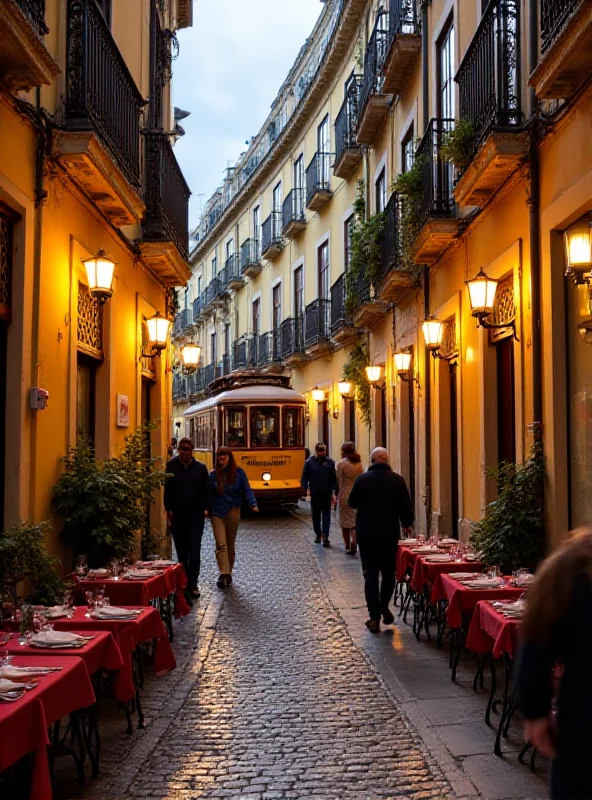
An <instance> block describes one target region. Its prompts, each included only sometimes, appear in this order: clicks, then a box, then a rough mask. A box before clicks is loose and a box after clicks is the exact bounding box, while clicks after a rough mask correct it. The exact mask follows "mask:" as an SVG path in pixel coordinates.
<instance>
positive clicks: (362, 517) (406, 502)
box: [348, 447, 413, 633]
mask: <svg viewBox="0 0 592 800" xmlns="http://www.w3.org/2000/svg"><path fill="white" fill-rule="evenodd" d="M348 502H349V505H350V506H351V507H352V508H355V509H356V510H357V512H358V513H357V517H356V531H357V537H358V545H359V547H360V558H361V559H362V573H363V575H364V592H365V595H366V605H367V606H368V613H369V615H370V619H368V620H367V622H366V627H367V628H368V630H370V631H371V632H372V633H379V631H380V617H381V616H382V621H383V622H384V624H385V625H392V624H393V622H394V621H395V617H394V615H393V613H392V611H391V610H390V609H389V603H390V601H391V598H392V596H393V592H394V590H395V580H396V579H395V563H396V558H397V545H398V542H399V538H400V534H401V531H400V527H399V526H400V525H402V526H403V530H404V531H405V533H406V534H409V533H410V532H411V525H412V524H413V510H412V506H411V498H410V496H409V490H408V489H407V484H406V483H405V479H404V478H403V477H402V476H401V475H399V474H398V473H397V472H394V471H393V470H392V469H391V467H390V464H389V454H388V451H387V450H385V448H384V447H376V448H375V449H374V450H373V451H372V452H371V453H370V466H369V467H368V471H367V472H364V473H363V474H362V475H359V476H358V477H357V478H356V482H355V483H354V486H353V489H352V490H351V494H350V496H349V501H348ZM380 577H382V580H380Z"/></svg>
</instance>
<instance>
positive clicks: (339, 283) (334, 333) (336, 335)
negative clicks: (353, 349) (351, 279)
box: [331, 273, 357, 344]
mask: <svg viewBox="0 0 592 800" xmlns="http://www.w3.org/2000/svg"><path fill="white" fill-rule="evenodd" d="M345 289H346V276H345V274H344V273H343V274H341V275H340V276H339V277H338V278H337V280H336V281H335V283H334V284H333V286H332V287H331V339H332V340H333V341H334V342H335V343H336V344H343V343H344V342H346V341H349V340H350V339H352V338H353V337H354V336H356V334H357V331H356V329H355V328H354V324H353V321H352V319H351V316H350V314H349V313H348V311H347V309H346V303H345V299H346V298H345Z"/></svg>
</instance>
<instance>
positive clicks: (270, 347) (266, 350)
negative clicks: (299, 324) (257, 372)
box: [257, 330, 281, 367]
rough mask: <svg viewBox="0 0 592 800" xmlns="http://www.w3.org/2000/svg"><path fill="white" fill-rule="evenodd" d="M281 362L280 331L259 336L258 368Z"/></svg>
mask: <svg viewBox="0 0 592 800" xmlns="http://www.w3.org/2000/svg"><path fill="white" fill-rule="evenodd" d="M280 361H281V350H280V331H279V330H276V331H269V332H268V333H262V334H260V335H259V342H258V347H257V366H258V367H264V366H266V365H269V364H276V363H279V362H280Z"/></svg>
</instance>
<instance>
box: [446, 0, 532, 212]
mask: <svg viewBox="0 0 592 800" xmlns="http://www.w3.org/2000/svg"><path fill="white" fill-rule="evenodd" d="M520 75H521V49H520V0H490V3H489V5H488V6H487V8H486V10H485V13H484V14H483V17H482V19H481V22H480V23H479V26H478V28H477V31H476V33H475V36H474V37H473V40H472V42H471V44H470V45H469V47H468V50H467V52H466V54H465V57H464V58H463V60H462V63H461V65H460V68H459V70H458V73H457V75H456V79H455V80H456V81H457V83H458V85H459V90H460V91H459V94H460V118H461V119H462V120H463V122H464V121H466V122H469V123H471V125H472V127H473V131H474V140H473V147H472V153H471V159H470V160H471V163H470V165H469V166H468V168H465V169H464V171H463V175H462V177H461V178H460V180H459V181H458V183H457V186H456V189H455V192H454V196H455V199H456V201H457V203H458V205H459V206H467V205H470V206H484V205H485V204H486V203H487V201H488V200H489V199H490V197H491V196H492V195H493V194H494V193H495V192H496V191H497V190H498V189H499V187H500V186H501V185H502V183H503V182H504V181H505V180H506V178H508V176H509V175H510V174H511V173H512V172H513V171H514V170H515V169H517V168H518V166H519V165H520V163H521V160H522V158H523V157H524V156H525V155H526V151H527V148H528V138H527V136H526V135H525V134H524V133H523V132H522V125H523V121H524V119H523V114H522V106H521V102H520V94H521V88H520V84H521V78H520Z"/></svg>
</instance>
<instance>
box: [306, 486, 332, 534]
mask: <svg viewBox="0 0 592 800" xmlns="http://www.w3.org/2000/svg"><path fill="white" fill-rule="evenodd" d="M310 510H311V512H312V527H313V528H314V532H315V533H316V535H317V536H322V537H323V539H328V538H329V530H330V528H331V495H330V494H313V495H311V497H310ZM321 518H322V526H321Z"/></svg>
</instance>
